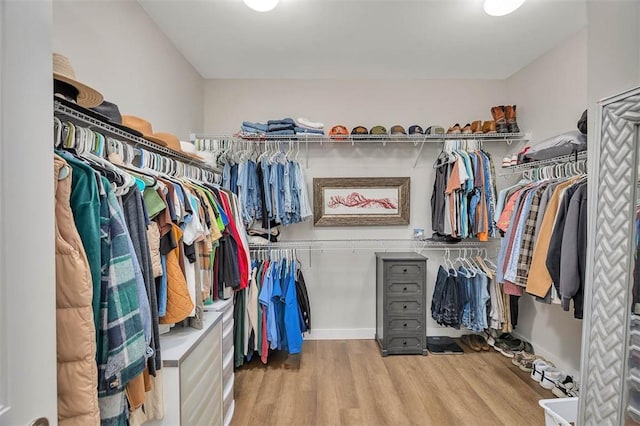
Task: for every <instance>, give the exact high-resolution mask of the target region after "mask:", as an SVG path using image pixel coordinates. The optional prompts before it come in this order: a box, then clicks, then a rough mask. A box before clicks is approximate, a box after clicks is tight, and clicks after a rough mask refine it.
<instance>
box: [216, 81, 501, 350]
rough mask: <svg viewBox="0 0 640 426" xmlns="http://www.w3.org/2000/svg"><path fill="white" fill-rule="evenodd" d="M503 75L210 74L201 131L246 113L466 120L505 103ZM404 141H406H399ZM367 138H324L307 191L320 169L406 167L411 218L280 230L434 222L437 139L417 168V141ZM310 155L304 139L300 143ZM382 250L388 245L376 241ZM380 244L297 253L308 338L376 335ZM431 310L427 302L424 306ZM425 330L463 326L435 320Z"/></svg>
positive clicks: (377, 171) (331, 232)
mask: <svg viewBox="0 0 640 426" xmlns="http://www.w3.org/2000/svg"><path fill="white" fill-rule="evenodd" d="M505 92H506V91H505V85H504V83H503V82H502V81H489V80H483V81H466V80H450V81H446V80H422V81H399V80H398V81H392V80H386V81H385V80H364V81H363V80H359V81H347V80H338V81H336V80H209V81H207V82H206V83H205V130H207V131H208V132H216V133H218V134H219V133H231V132H235V131H237V130H238V129H239V126H240V123H241V122H242V121H243V120H251V121H262V122H264V121H266V120H268V119H270V118H283V117H293V118H296V117H299V116H304V117H308V118H310V119H312V120H314V121H321V122H323V123H325V125H326V126H328V127H330V126H331V125H335V124H344V125H346V126H347V127H349V129H351V128H352V127H354V126H356V125H364V126H366V127H367V128H370V127H371V126H373V125H376V124H382V125H384V126H385V127H387V129H389V128H390V127H391V126H392V125H394V124H401V125H403V126H404V127H405V128H408V126H410V125H411V124H420V125H421V126H423V127H424V128H426V127H427V126H428V125H430V124H440V125H443V126H450V125H452V124H453V123H455V122H456V121H458V122H460V124H461V125H464V124H465V123H466V122H467V121H472V120H475V119H483V120H487V119H489V118H490V116H491V115H490V108H491V106H493V105H497V104H504V103H505V102H506V103H508V101H509V99H508V98H506V97H505ZM397 145H400V144H397ZM397 145H391V144H389V145H387V147H382V146H381V145H380V144H375V145H371V146H366V145H364V146H363V145H358V146H356V147H353V148H352V147H351V145H349V144H346V145H345V144H341V143H334V144H325V145H324V146H322V147H320V146H317V145H313V146H310V147H309V167H308V168H307V169H306V170H305V172H306V177H307V186H308V188H309V189H310V190H311V182H312V179H313V178H314V177H350V176H381V177H382V176H409V177H411V219H410V225H408V226H395V227H348V228H344V227H335V228H315V227H314V226H313V223H311V222H307V223H303V224H297V225H293V226H291V227H289V228H286V229H285V230H284V231H283V235H282V240H283V241H284V240H290V239H344V238H347V239H349V238H351V239H360V238H362V239H370V238H372V239H375V238H388V239H392V238H410V237H411V234H412V229H413V228H414V227H419V228H425V230H426V232H430V229H431V209H430V207H429V200H430V197H431V192H432V186H433V179H434V169H433V167H432V165H433V162H434V160H435V158H436V157H437V155H438V153H439V151H440V148H441V145H440V144H439V143H436V144H430V145H428V146H427V147H426V148H425V149H424V151H423V152H422V154H421V156H420V159H419V161H418V164H417V167H416V168H413V165H414V162H415V158H416V155H417V154H418V149H417V148H415V147H413V146H412V145H409V144H401V146H397ZM487 148H488V149H489V151H491V152H495V153H496V155H495V157H496V159H497V161H498V162H500V161H501V159H502V157H503V156H504V153H505V152H506V145H505V144H504V142H488V143H487ZM301 150H302V152H301V156H300V158H304V146H301ZM379 249H384V247H380V248H379ZM373 252H374V250H356V251H353V250H340V251H330V250H325V251H324V252H317V251H316V252H312V253H311V254H309V253H300V254H299V255H298V257H299V258H300V260H301V262H302V264H303V266H304V269H303V270H304V272H305V278H306V282H307V285H308V286H309V293H310V295H309V296H310V298H311V301H312V317H313V327H314V332H313V333H312V335H311V337H312V338H314V337H315V338H325V337H333V338H339V337H343V338H353V337H364V338H371V337H373V333H374V328H375V263H374V262H375V260H374V255H373ZM424 254H425V255H427V256H429V257H430V260H429V265H430V266H429V271H428V277H427V286H428V303H427V306H430V303H431V293H433V284H434V282H435V273H436V272H437V265H439V264H440V262H441V260H440V256H441V253H433V252H432V253H427V252H425V253H424ZM427 313H428V314H427V317H428V318H430V309H428V310H427ZM427 327H428V333H429V335H438V334H440V335H458V334H459V332H456V331H455V330H453V329H451V328H441V327H439V326H438V325H437V324H436V323H435V322H433V321H432V320H430V319H429V321H428V324H427Z"/></svg>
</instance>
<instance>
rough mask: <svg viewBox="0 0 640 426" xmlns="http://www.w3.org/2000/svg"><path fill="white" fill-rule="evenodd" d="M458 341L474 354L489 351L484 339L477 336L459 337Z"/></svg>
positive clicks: (466, 335)
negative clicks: (474, 352)
mask: <svg viewBox="0 0 640 426" xmlns="http://www.w3.org/2000/svg"><path fill="white" fill-rule="evenodd" d="M460 340H461V341H462V343H464V344H465V345H467V346H468V347H470V348H471V349H472V350H474V351H476V352H480V351H488V350H489V344H488V343H487V341H486V340H485V339H484V337H483V336H481V335H479V334H465V335H463V336H461V337H460Z"/></svg>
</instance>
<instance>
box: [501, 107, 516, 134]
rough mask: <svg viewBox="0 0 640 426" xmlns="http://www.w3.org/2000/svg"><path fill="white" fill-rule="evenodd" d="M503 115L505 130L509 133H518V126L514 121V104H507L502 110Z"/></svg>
mask: <svg viewBox="0 0 640 426" xmlns="http://www.w3.org/2000/svg"><path fill="white" fill-rule="evenodd" d="M504 115H505V118H506V120H507V131H508V132H509V133H520V128H519V127H518V123H517V122H516V106H515V105H507V106H506V107H505V110H504Z"/></svg>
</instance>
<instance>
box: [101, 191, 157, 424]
mask: <svg viewBox="0 0 640 426" xmlns="http://www.w3.org/2000/svg"><path fill="white" fill-rule="evenodd" d="M103 186H104V188H105V190H106V194H102V195H101V199H100V227H101V238H100V240H101V246H100V249H101V258H102V280H101V281H102V284H101V294H100V327H99V330H98V351H97V356H96V358H97V359H96V361H97V364H98V401H99V404H100V419H101V424H102V425H126V424H127V403H126V399H125V393H124V389H125V386H126V385H127V383H129V382H130V381H131V380H132V379H134V378H135V377H136V376H138V375H139V374H140V373H142V372H143V370H144V368H145V350H146V344H145V339H144V332H143V329H142V321H141V319H140V311H139V305H138V293H137V287H136V277H135V273H134V266H133V257H132V256H133V254H132V253H131V249H130V246H129V243H128V241H127V239H128V238H131V237H130V236H129V233H128V231H127V228H126V225H125V222H124V218H123V215H122V210H121V208H120V205H119V203H118V201H117V200H116V198H115V195H114V193H113V191H112V189H111V186H110V184H109V183H108V182H107V181H106V180H105V179H103Z"/></svg>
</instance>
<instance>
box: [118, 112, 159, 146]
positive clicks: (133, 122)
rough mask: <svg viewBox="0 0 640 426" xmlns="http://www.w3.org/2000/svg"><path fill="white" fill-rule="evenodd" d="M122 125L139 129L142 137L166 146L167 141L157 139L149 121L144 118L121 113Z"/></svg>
mask: <svg viewBox="0 0 640 426" xmlns="http://www.w3.org/2000/svg"><path fill="white" fill-rule="evenodd" d="M122 125H123V126H126V127H131V128H132V129H134V130H137V131H139V132H140V133H142V137H143V138H145V139H146V140H148V141H150V142H153V143H155V144H157V145H161V146H167V143H166V142H165V141H164V140H162V139H159V138H157V137H155V136H154V135H153V129H152V128H151V123H149V122H148V121H147V120H145V119H144V118H140V117H136V116H133V115H123V116H122Z"/></svg>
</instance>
